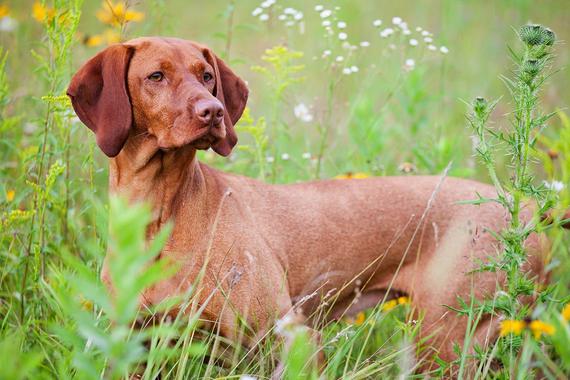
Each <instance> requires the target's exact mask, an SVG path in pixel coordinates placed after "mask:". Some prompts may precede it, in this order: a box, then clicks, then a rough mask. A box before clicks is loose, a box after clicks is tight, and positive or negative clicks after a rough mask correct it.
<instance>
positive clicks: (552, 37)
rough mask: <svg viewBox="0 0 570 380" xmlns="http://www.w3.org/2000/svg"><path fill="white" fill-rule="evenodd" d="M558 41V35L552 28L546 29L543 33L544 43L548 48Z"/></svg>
mask: <svg viewBox="0 0 570 380" xmlns="http://www.w3.org/2000/svg"><path fill="white" fill-rule="evenodd" d="M554 41H556V34H554V32H553V31H552V30H551V29H550V28H544V29H543V31H542V42H543V43H544V44H545V45H546V46H552V45H553V44H554Z"/></svg>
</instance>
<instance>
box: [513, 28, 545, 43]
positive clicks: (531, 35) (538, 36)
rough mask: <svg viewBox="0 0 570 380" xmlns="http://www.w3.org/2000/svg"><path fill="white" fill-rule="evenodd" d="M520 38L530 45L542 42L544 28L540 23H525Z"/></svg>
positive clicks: (520, 31)
mask: <svg viewBox="0 0 570 380" xmlns="http://www.w3.org/2000/svg"><path fill="white" fill-rule="evenodd" d="M519 37H520V39H521V40H522V41H523V42H524V43H525V44H527V45H529V46H536V45H540V44H542V41H543V28H542V26H541V25H538V24H528V25H524V26H522V27H521V28H520V30H519Z"/></svg>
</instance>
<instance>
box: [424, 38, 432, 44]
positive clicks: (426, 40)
mask: <svg viewBox="0 0 570 380" xmlns="http://www.w3.org/2000/svg"><path fill="white" fill-rule="evenodd" d="M424 41H425V42H427V43H430V42H433V38H431V37H426V38H424Z"/></svg>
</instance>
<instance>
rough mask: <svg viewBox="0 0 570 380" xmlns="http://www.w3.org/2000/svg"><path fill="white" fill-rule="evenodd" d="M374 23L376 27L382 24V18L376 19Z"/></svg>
mask: <svg viewBox="0 0 570 380" xmlns="http://www.w3.org/2000/svg"><path fill="white" fill-rule="evenodd" d="M372 25H374V26H375V27H377V28H378V27H379V26H380V25H382V20H374V22H373V23H372Z"/></svg>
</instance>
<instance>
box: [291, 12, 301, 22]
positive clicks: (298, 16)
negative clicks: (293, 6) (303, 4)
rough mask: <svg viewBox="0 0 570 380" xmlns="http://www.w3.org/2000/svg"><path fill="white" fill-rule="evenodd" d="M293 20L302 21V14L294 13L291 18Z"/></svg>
mask: <svg viewBox="0 0 570 380" xmlns="http://www.w3.org/2000/svg"><path fill="white" fill-rule="evenodd" d="M293 18H294V19H295V20H297V21H300V20H302V19H303V12H297V13H295V15H294V16H293Z"/></svg>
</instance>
